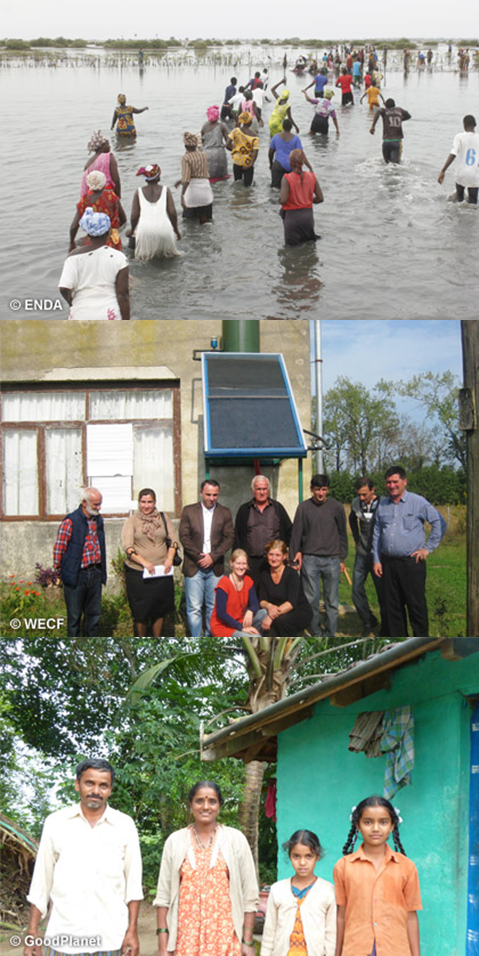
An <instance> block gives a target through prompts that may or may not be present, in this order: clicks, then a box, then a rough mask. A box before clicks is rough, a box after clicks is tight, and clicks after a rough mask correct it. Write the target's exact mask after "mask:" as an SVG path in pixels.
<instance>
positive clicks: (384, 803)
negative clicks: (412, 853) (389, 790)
mask: <svg viewBox="0 0 479 956" xmlns="http://www.w3.org/2000/svg"><path fill="white" fill-rule="evenodd" d="M366 807H384V809H385V810H387V811H388V813H389V816H390V817H391V823H393V824H394V830H393V840H394V849H395V850H397V851H398V852H399V853H402V854H403V855H404V856H406V855H407V854H406V851H405V849H404V847H403V845H402V843H401V840H400V837H399V817H398V814H397V812H396V810H395V809H394V807H393V805H392V803H390V802H389V800H386V797H379V796H377V794H373V796H372V797H366V799H365V800H361V802H360V803H358V805H357V807H355V808H354V810H353V812H352V814H351V829H350V831H349V833H348V839H347V840H346V843H345V844H344V846H343V856H347V854H349V853H353V851H354V844H355V843H356V838H357V835H358V824H359V821H360V819H361V817H362V815H363V811H364V810H365V809H366Z"/></svg>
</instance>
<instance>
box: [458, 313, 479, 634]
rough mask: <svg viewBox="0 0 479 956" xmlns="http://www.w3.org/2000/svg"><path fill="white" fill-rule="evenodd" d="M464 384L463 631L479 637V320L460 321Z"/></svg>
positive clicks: (461, 413)
mask: <svg viewBox="0 0 479 956" xmlns="http://www.w3.org/2000/svg"><path fill="white" fill-rule="evenodd" d="M461 337H462V365H463V373H464V387H463V388H462V389H461V390H460V393H459V427H460V428H461V429H462V430H463V431H465V432H466V441H467V485H466V487H467V531H466V541H467V558H466V561H467V631H466V637H479V425H478V415H479V321H477V320H476V319H469V320H468V321H462V322H461Z"/></svg>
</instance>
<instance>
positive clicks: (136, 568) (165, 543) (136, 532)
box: [121, 488, 178, 637]
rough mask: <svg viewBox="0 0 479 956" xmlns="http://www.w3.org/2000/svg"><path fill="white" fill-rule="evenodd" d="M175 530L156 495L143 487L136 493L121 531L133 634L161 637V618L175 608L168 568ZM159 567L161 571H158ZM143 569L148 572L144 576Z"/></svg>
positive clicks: (174, 550)
mask: <svg viewBox="0 0 479 956" xmlns="http://www.w3.org/2000/svg"><path fill="white" fill-rule="evenodd" d="M174 539H175V529H174V527H173V525H172V523H171V521H170V519H169V518H168V516H167V515H165V514H163V513H162V512H160V511H158V509H157V507H156V495H155V492H154V491H153V490H152V489H151V488H143V490H142V491H140V493H139V495H138V511H137V512H136V514H134V515H132V516H131V518H128V519H127V521H126V522H125V524H124V526H123V530H122V533H121V543H122V547H123V550H124V551H125V552H126V560H125V575H126V593H127V595H128V603H129V605H130V609H131V613H132V617H133V621H134V625H135V637H147V636H148V634H147V632H148V624H149V622H151V626H152V636H153V637H161V630H162V627H163V618H164V616H165V614H168V613H169V612H170V611H172V610H173V609H174V605H175V592H174V582H173V575H172V574H169V573H168V572H170V571H171V568H172V565H173V559H174V557H175V554H176V551H177V548H178V545H177V543H176V541H175V540H174ZM159 566H161V567H162V568H163V569H164V571H163V573H161V571H160V574H158V568H159ZM144 569H146V572H147V574H146V575H145V576H144V573H143V572H144Z"/></svg>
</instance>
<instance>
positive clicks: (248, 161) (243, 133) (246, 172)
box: [226, 113, 259, 186]
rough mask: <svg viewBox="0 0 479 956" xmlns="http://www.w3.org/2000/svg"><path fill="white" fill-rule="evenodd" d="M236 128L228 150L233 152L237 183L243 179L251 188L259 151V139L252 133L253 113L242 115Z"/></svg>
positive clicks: (232, 131)
mask: <svg viewBox="0 0 479 956" xmlns="http://www.w3.org/2000/svg"><path fill="white" fill-rule="evenodd" d="M237 123H239V126H235V128H234V129H232V130H231V133H230V134H229V136H228V142H227V144H226V148H227V149H229V150H231V153H232V158H233V174H234V178H235V181H236V180H239V179H242V180H243V183H244V185H245V186H251V183H252V182H253V176H254V164H255V162H256V159H257V156H258V150H259V139H258V137H257V136H253V134H252V133H251V132H250V129H249V127H250V125H251V113H240V115H239V116H238V119H237Z"/></svg>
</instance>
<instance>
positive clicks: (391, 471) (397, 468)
mask: <svg viewBox="0 0 479 956" xmlns="http://www.w3.org/2000/svg"><path fill="white" fill-rule="evenodd" d="M393 475H399V477H400V478H402V480H403V481H404V479H405V478H407V474H406V471H405V469H404V468H403V467H402V465H391V467H390V468H388V470H387V472H386V474H385V475H384V477H385V478H392V476H393Z"/></svg>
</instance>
